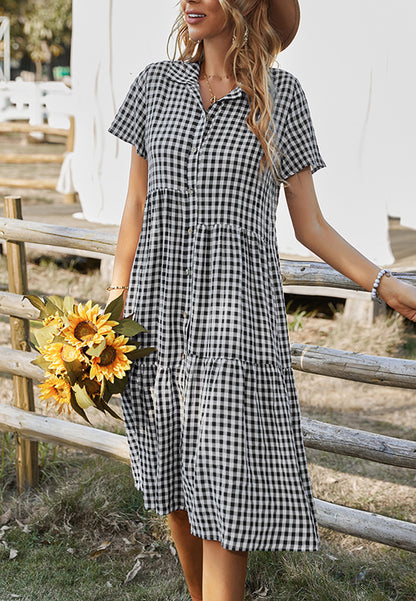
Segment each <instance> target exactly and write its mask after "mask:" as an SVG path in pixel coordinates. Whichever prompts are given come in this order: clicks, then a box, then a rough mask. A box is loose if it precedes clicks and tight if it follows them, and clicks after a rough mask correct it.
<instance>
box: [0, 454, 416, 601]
mask: <svg viewBox="0 0 416 601" xmlns="http://www.w3.org/2000/svg"><path fill="white" fill-rule="evenodd" d="M48 446H49V445H48ZM45 452H46V454H47V455H48V456H49V464H48V465H45V466H44V467H43V469H42V484H41V486H40V488H39V489H38V490H37V491H35V492H34V493H33V492H32V493H31V494H24V495H21V496H20V497H17V496H16V495H15V494H14V492H13V488H12V486H9V487H7V489H6V490H3V510H2V516H5V517H3V520H2V518H1V517H0V524H2V527H1V530H0V531H1V532H2V533H3V538H2V540H3V541H4V542H6V544H7V547H8V548H6V547H4V546H2V545H1V544H0V563H1V566H2V568H1V569H2V578H1V580H0V599H2V601H6V600H8V599H12V598H13V597H12V596H11V595H19V596H20V597H19V598H21V599H24V600H28V601H29V600H30V601H49V600H50V601H72V600H73V599H75V598H76V599H78V600H79V601H84V600H85V601H91V600H97V601H98V600H100V601H101V600H103V599H104V600H107V601H113V600H114V601H115V600H119V599H120V598H122V599H123V600H128V599H131V600H132V601H133V600H134V601H162V600H163V601H164V600H172V601H182V600H189V596H188V594H187V589H186V584H185V581H184V578H183V575H182V572H181V569H180V565H179V563H178V560H177V558H176V556H174V555H173V553H172V541H171V539H170V535H169V531H168V528H167V525H166V521H165V518H164V517H163V516H159V515H157V514H155V513H154V512H152V511H146V510H145V509H144V508H143V501H142V496H141V493H140V492H138V491H137V490H135V488H134V486H133V483H132V478H131V474H130V469H129V467H128V466H126V465H123V464H119V463H116V462H114V461H111V460H107V459H102V458H93V457H88V456H85V455H83V454H75V453H74V454H72V455H71V456H68V451H64V450H62V449H58V450H57V451H56V452H55V453H54V454H53V452H52V449H45ZM10 463H11V459H10ZM51 464H54V466H53V470H54V472H55V477H54V478H50V477H49V476H48V475H47V473H48V472H49V471H50V470H51ZM6 471H9V467H7V469H6ZM4 521H6V524H3V522H4ZM4 525H6V526H7V527H8V529H4ZM320 534H321V550H320V551H318V552H309V553H295V552H288V551H285V552H262V551H253V552H251V553H250V554H249V566H248V572H247V581H246V591H247V594H246V599H247V600H249V599H259V600H260V599H270V600H275V601H280V600H281V601H286V600H288V599H296V600H297V601H338V600H339V601H341V600H342V601H345V600H346V599H348V600H349V601H359V600H366V601H390V600H392V599H394V600H397V601H412V600H415V596H414V591H415V590H416V578H415V574H416V557H415V556H414V555H413V554H411V553H408V552H405V551H401V550H398V549H392V548H389V547H386V546H384V545H381V544H377V543H371V542H369V541H364V540H361V539H353V538H352V537H347V536H345V535H342V534H339V533H336V532H333V531H330V530H326V529H324V528H320ZM100 548H101V550H100ZM10 549H15V550H16V551H17V556H16V558H15V559H9V555H10ZM143 551H144V552H145V556H144V558H143V560H142V569H141V570H140V571H139V573H138V575H137V576H136V578H135V579H133V580H132V581H131V582H127V583H126V582H125V579H126V575H127V573H128V572H129V570H130V569H131V568H132V567H133V565H134V561H135V557H136V556H137V555H138V553H140V552H143ZM146 553H147V556H146ZM154 553H156V554H157V555H156V556H154V555H153V556H152V554H154ZM259 590H263V592H265V591H266V590H267V596H266V597H264V596H263V597H262V596H257V595H256V594H253V593H254V592H255V591H259ZM15 598H17V597H15Z"/></svg>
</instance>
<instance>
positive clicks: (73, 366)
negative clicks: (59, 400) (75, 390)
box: [63, 359, 84, 386]
mask: <svg viewBox="0 0 416 601" xmlns="http://www.w3.org/2000/svg"><path fill="white" fill-rule="evenodd" d="M63 363H64V365H65V369H66V371H67V373H68V377H69V381H70V383H71V386H74V385H75V384H76V382H77V381H78V380H79V379H80V378H81V376H82V374H83V373H84V366H83V364H82V363H81V361H78V360H77V359H75V361H64V362H63Z"/></svg>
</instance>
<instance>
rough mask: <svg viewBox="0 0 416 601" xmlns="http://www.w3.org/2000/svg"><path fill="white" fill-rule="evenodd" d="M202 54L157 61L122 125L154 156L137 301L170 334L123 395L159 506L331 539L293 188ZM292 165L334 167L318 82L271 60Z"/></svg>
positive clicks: (251, 539) (245, 534) (228, 533)
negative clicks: (293, 281) (288, 289)
mask: <svg viewBox="0 0 416 601" xmlns="http://www.w3.org/2000/svg"><path fill="white" fill-rule="evenodd" d="M199 70H200V65H199V63H184V62H182V61H168V60H166V61H159V62H155V63H151V64H149V65H148V66H147V67H145V69H143V70H142V71H141V72H140V73H139V75H138V76H137V78H136V79H135V80H134V82H133V83H132V85H131V87H130V90H129V92H128V94H127V96H126V98H125V100H124V102H123V104H122V105H121V107H120V109H119V111H118V113H117V115H116V117H115V118H114V121H113V123H112V124H111V126H110V128H109V131H110V132H111V133H113V134H114V135H116V136H118V137H119V138H121V139H122V140H124V141H126V142H129V143H131V144H134V145H135V147H136V149H137V152H138V154H140V155H141V156H143V157H145V158H146V159H147V160H148V194H147V198H146V204H145V211H144V217H143V226H142V231H141V235H140V239H139V243H138V248H137V252H136V256H135V260H134V264H133V268H132V272H131V280H130V290H129V295H128V299H127V303H126V314H133V315H134V318H135V319H136V320H137V321H139V322H140V323H141V324H142V325H143V326H144V327H145V328H146V329H147V330H148V332H147V333H142V334H139V336H138V338H139V339H140V340H141V341H142V344H143V345H144V346H155V347H157V349H158V351H157V353H152V354H151V355H148V356H147V357H145V358H144V359H141V360H138V361H135V362H134V364H133V366H132V369H131V371H130V372H129V373H130V375H129V382H128V386H127V388H126V390H125V392H124V394H123V412H124V416H125V422H126V430H127V437H128V443H129V448H130V456H131V463H132V470H133V475H134V479H135V483H136V486H137V488H139V489H141V490H142V491H143V495H144V503H145V506H146V507H147V508H152V509H155V510H156V511H157V512H158V513H160V514H166V513H169V512H170V511H173V510H175V509H181V508H183V509H186V510H187V511H188V514H189V519H190V522H191V532H192V533H193V534H194V535H196V536H200V537H202V538H205V539H215V540H219V541H220V542H221V543H222V546H223V547H224V548H226V549H234V550H254V549H262V550H272V549H274V550H283V549H284V550H293V551H312V550H318V549H319V545H320V541H319V535H318V528H317V521H316V513H315V508H314V504H313V498H312V489H311V482H310V479H309V474H308V469H307V463H306V456H305V449H304V445H303V438H302V431H301V424H300V410H299V401H298V397H297V394H296V389H295V384H294V379H293V372H292V368H291V360H290V349H289V341H288V335H287V327H286V315H285V303H284V296H283V291H282V281H281V276H280V265H279V257H278V249H277V240H276V229H275V219H276V209H277V202H278V196H279V186H277V185H276V183H275V182H274V180H273V178H272V176H271V174H270V172H267V174H266V176H262V177H260V176H259V173H258V165H259V160H260V158H261V154H262V148H261V145H260V143H259V141H258V140H257V138H256V137H255V136H254V134H252V133H251V132H250V130H249V129H248V128H247V125H246V123H245V118H246V116H247V114H248V111H249V105H248V99H247V96H246V94H245V93H244V92H243V91H242V90H241V89H240V88H239V87H236V88H234V90H232V91H231V92H230V93H229V94H227V95H226V96H224V97H223V98H221V99H220V100H218V101H217V102H216V103H215V104H213V105H212V106H210V107H209V109H208V110H207V111H205V110H204V107H203V104H202V100H201V95H200V90H199V83H198V76H199ZM270 83H271V91H272V94H273V98H274V113H273V117H274V120H275V123H276V130H277V139H276V144H277V147H278V149H279V150H280V151H281V152H282V153H283V155H284V156H283V159H282V175H283V177H285V178H287V177H289V176H290V175H292V174H294V173H296V172H297V171H299V170H301V169H302V168H304V167H306V166H307V165H310V166H311V169H312V172H315V171H316V170H318V169H320V168H321V167H325V166H326V165H325V163H324V161H323V160H322V157H321V155H320V152H319V149H318V145H317V141H316V138H315V132H314V129H313V125H312V122H311V116H310V112H309V108H308V104H307V100H306V97H305V94H304V91H303V89H302V87H301V85H300V83H299V81H298V80H297V78H296V77H295V76H293V75H292V74H290V73H289V72H287V71H284V70H282V69H277V68H275V69H270Z"/></svg>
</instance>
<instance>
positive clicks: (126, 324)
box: [113, 319, 147, 338]
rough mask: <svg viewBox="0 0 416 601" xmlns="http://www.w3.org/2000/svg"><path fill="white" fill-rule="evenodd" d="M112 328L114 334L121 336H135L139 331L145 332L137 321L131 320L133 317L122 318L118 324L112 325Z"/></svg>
mask: <svg viewBox="0 0 416 601" xmlns="http://www.w3.org/2000/svg"><path fill="white" fill-rule="evenodd" d="M113 330H114V331H115V332H116V334H122V335H123V336H128V337H129V338H130V337H131V336H135V335H136V334H138V333H139V332H147V330H145V328H144V327H143V326H142V325H140V324H139V323H137V321H133V319H122V320H121V321H120V323H119V324H118V326H114V328H113Z"/></svg>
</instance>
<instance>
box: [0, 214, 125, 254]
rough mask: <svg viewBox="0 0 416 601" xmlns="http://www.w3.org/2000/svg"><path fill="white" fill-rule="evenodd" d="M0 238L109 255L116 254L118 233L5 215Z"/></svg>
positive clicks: (0, 222)
mask: <svg viewBox="0 0 416 601" xmlns="http://www.w3.org/2000/svg"><path fill="white" fill-rule="evenodd" d="M0 238H3V239H4V240H13V241H16V240H24V241H25V242H36V243H38V244H49V245H51V246H65V247H67V248H78V249H81V250H87V251H94V252H100V253H104V254H107V255H114V254H115V249H116V242H117V234H116V233H112V232H101V231H98V230H90V229H86V228H84V229H83V228H74V227H65V226H62V225H48V224H47V223H40V222H37V221H26V220H25V221H23V223H19V222H18V221H16V220H13V219H6V218H4V217H3V218H0Z"/></svg>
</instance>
